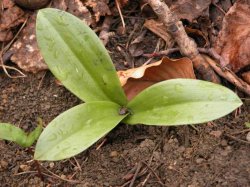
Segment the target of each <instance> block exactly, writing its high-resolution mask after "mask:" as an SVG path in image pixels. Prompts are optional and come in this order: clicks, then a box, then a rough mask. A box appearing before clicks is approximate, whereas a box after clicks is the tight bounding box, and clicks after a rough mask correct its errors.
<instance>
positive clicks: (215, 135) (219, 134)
mask: <svg viewBox="0 0 250 187" xmlns="http://www.w3.org/2000/svg"><path fill="white" fill-rule="evenodd" d="M209 134H210V135H212V136H214V137H215V138H220V137H221V135H222V131H211V132H210V133H209Z"/></svg>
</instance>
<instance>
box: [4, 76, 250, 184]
mask: <svg viewBox="0 0 250 187" xmlns="http://www.w3.org/2000/svg"><path fill="white" fill-rule="evenodd" d="M43 76H44V72H41V73H39V74H36V75H31V74H29V75H28V77H27V78H23V79H9V78H7V77H6V76H5V75H4V74H3V73H1V74H0V83H1V84H0V88H1V92H0V98H1V108H0V119H1V121H4V122H10V123H14V124H16V125H18V126H20V127H22V128H23V129H25V130H28V129H31V128H33V127H34V126H35V124H36V118H37V117H42V118H43V120H44V122H45V124H47V123H48V122H49V121H51V120H52V119H53V118H54V117H55V116H57V115H58V114H60V113H61V112H63V111H65V110H67V109H69V108H71V107H72V106H74V105H76V104H78V103H79V102H80V101H79V100H78V99H77V98H76V97H74V96H73V95H72V94H71V93H69V92H68V91H67V90H66V89H65V88H64V87H62V86H58V85H57V84H56V83H55V79H54V77H53V76H52V75H51V74H50V73H49V72H47V73H46V75H45V77H44V79H42V77H43ZM248 115H249V102H248V104H247V102H245V105H244V106H243V107H242V111H241V114H240V115H238V116H236V117H235V116H234V115H233V114H232V115H229V116H227V117H224V118H222V119H220V120H217V121H215V122H214V123H209V124H204V125H199V126H198V125H197V126H196V127H195V128H193V127H190V126H189V127H184V126H180V127H170V128H167V127H152V126H142V125H137V126H128V125H124V124H120V125H119V126H118V127H117V128H116V129H114V130H113V131H112V132H111V133H110V134H108V136H107V137H106V140H107V141H106V142H105V144H104V145H103V146H102V147H101V148H100V149H99V150H96V147H97V145H99V144H100V143H101V142H102V141H103V140H101V141H100V142H98V143H97V144H96V145H95V146H92V147H91V148H90V149H89V150H88V151H85V152H83V153H81V154H80V155H78V156H77V157H76V160H77V162H78V163H79V165H80V168H79V167H77V164H76V161H75V159H70V160H65V161H60V162H42V163H41V165H42V172H44V173H46V174H47V175H46V176H44V181H41V179H40V178H39V177H37V176H36V173H34V172H32V171H36V168H35V166H34V163H33V162H32V161H31V160H32V156H31V155H30V154H29V153H28V150H25V149H22V148H20V147H19V146H17V145H15V144H14V143H9V142H5V141H0V149H1V151H0V154H1V155H0V181H1V186H28V185H29V186H46V185H47V184H52V185H66V186H75V185H76V184H75V183H73V182H72V181H71V182H65V181H63V180H61V179H58V177H56V176H55V174H56V175H58V176H59V177H62V178H63V179H71V178H72V180H75V181H78V182H79V183H80V184H79V186H121V185H123V184H124V183H126V180H125V178H129V177H131V176H132V175H130V173H131V174H133V173H135V171H132V172H130V171H131V170H132V169H133V168H134V170H135V169H136V167H137V166H138V164H139V165H141V170H145V172H144V173H142V174H141V175H142V176H140V177H139V178H137V179H136V181H135V184H136V185H138V184H142V183H143V182H144V181H146V178H147V177H149V178H148V179H147V181H146V184H147V186H161V184H160V181H161V182H162V183H164V184H165V185H166V186H188V185H190V186H249V184H250V167H249V164H250V155H249V153H250V145H249V144H247V143H242V142H240V141H237V140H233V139H232V138H229V137H227V136H226V135H232V136H234V137H236V138H237V139H243V140H244V139H245V137H246V132H241V131H242V130H244V129H245V127H244V122H246V121H247V118H248V117H249V116H248ZM220 133H222V135H220ZM146 164H147V165H149V168H148V167H147V166H146ZM44 168H47V169H46V170H45V169H44ZM47 170H49V171H50V172H53V173H54V174H51V173H50V172H49V171H47ZM152 170H153V171H154V172H153V171H152ZM139 174H140V173H139ZM48 175H49V176H48ZM156 175H157V176H158V177H156Z"/></svg>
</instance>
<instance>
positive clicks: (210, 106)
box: [124, 79, 242, 125]
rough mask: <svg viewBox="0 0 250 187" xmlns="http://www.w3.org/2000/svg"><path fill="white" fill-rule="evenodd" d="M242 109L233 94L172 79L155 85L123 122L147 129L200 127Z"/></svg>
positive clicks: (132, 104) (205, 84) (197, 82)
mask: <svg viewBox="0 0 250 187" xmlns="http://www.w3.org/2000/svg"><path fill="white" fill-rule="evenodd" d="M240 105H242V102H241V100H240V99H239V98H238V96H237V95H236V94H235V93H233V92H232V91H231V90H229V89H227V88H225V87H223V86H220V85H217V84H213V83H210V82H206V81H200V80H191V79H172V80H167V81H163V82H160V83H158V84H155V85H153V86H151V87H149V88H147V89H145V90H144V91H142V92H141V93H140V94H139V95H137V96H136V97H135V98H134V99H133V100H132V101H130V102H129V104H128V108H129V109H131V110H132V113H133V115H131V116H128V117H127V118H126V119H125V120H124V122H125V123H128V124H137V123H142V124H146V125H184V124H197V123H203V122H207V121H211V120H214V119H217V118H220V117H222V116H224V115H226V114H228V113H230V112H232V111H233V110H235V109H236V108H238V107H239V106H240Z"/></svg>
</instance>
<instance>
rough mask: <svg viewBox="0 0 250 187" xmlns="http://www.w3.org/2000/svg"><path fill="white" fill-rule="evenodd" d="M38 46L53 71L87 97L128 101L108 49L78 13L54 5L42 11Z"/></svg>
mask: <svg viewBox="0 0 250 187" xmlns="http://www.w3.org/2000/svg"><path fill="white" fill-rule="evenodd" d="M36 24H37V25H36V35H37V41H38V46H39V48H40V50H41V53H42V55H43V57H44V59H45V62H46V63H47V65H48V67H49V69H50V70H51V71H52V73H53V74H54V75H55V76H56V77H57V78H58V79H59V80H60V81H61V82H62V83H63V85H64V86H65V87H66V88H67V89H69V90H70V91H71V92H72V93H74V94H75V95H76V96H77V97H79V98H80V99H82V100H84V101H113V102H116V103H118V104H120V105H125V104H126V103H127V99H126V96H125V94H124V92H123V90H122V88H121V86H120V83H119V80H118V77H117V75H116V71H115V68H114V66H113V64H112V61H111V58H110V56H109V54H108V53H107V50H106V49H105V47H104V46H103V44H102V43H101V41H100V40H99V38H98V37H97V36H96V34H95V33H94V32H93V31H92V30H91V29H90V28H89V27H88V26H87V25H86V24H85V23H83V22H82V21H81V20H80V19H78V18H76V17H75V16H73V15H71V14H69V13H66V12H63V11H60V10H57V9H52V8H46V9H42V10H40V11H39V12H38V15H37V22H36Z"/></svg>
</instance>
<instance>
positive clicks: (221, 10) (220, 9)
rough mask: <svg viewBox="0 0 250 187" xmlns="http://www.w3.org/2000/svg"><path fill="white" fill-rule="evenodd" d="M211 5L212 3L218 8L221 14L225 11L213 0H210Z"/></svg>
mask: <svg viewBox="0 0 250 187" xmlns="http://www.w3.org/2000/svg"><path fill="white" fill-rule="evenodd" d="M212 5H214V6H215V7H216V8H218V10H219V11H220V12H221V13H222V14H224V15H225V14H226V12H225V11H224V10H223V9H222V8H221V7H220V6H218V5H217V4H216V3H215V2H214V0H212Z"/></svg>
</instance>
